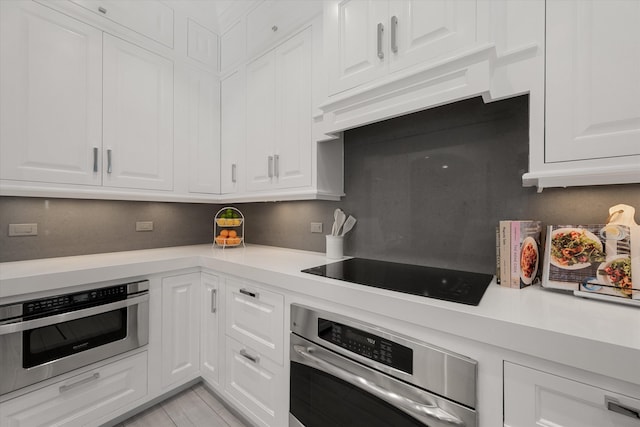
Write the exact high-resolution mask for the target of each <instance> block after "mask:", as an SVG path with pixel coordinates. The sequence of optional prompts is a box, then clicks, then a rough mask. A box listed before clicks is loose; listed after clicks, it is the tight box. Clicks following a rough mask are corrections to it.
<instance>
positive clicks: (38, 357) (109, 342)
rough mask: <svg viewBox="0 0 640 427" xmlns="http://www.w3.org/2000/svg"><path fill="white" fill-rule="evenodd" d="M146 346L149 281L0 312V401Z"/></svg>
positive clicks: (22, 304) (33, 302) (1, 308)
mask: <svg viewBox="0 0 640 427" xmlns="http://www.w3.org/2000/svg"><path fill="white" fill-rule="evenodd" d="M148 342H149V282H148V281H147V280H144V281H138V282H134V283H126V284H121V285H116V286H110V287H104V288H99V289H91V290H87V291H82V292H74V293H69V294H64V295H56V296H53V297H48V298H42V299H37V300H28V301H23V302H20V303H14V304H10V305H4V306H0V377H2V381H0V395H2V394H5V393H8V392H11V391H14V390H17V389H20V388H22V387H26V386H28V385H31V384H35V383H37V382H39V381H42V380H45V379H48V378H51V377H54V376H56V375H60V374H62V373H64V372H69V371H72V370H74V369H77V368H80V367H82V366H85V365H89V364H91V363H94V362H97V361H99V360H103V359H106V358H108V357H111V356H115V355H117V354H120V353H124V352H126V351H129V350H133V349H136V348H138V347H141V346H143V345H146V344H147V343H148Z"/></svg>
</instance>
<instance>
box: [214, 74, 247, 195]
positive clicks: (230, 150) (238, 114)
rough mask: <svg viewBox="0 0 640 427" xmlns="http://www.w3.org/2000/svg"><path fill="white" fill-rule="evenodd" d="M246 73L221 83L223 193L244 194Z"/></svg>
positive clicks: (221, 178) (221, 167)
mask: <svg viewBox="0 0 640 427" xmlns="http://www.w3.org/2000/svg"><path fill="white" fill-rule="evenodd" d="M244 94H245V79H244V69H239V70H236V71H235V72H234V73H232V74H230V75H229V76H227V77H226V78H225V79H224V80H222V81H221V82H220V104H221V105H222V108H221V111H220V135H221V136H220V143H221V147H220V192H221V193H223V194H229V193H237V192H238V191H240V188H241V187H240V185H241V184H240V178H241V177H242V176H243V175H242V168H243V166H244V165H243V164H242V163H241V159H242V158H243V153H244V151H243V149H244V141H245V131H246V126H245V97H244Z"/></svg>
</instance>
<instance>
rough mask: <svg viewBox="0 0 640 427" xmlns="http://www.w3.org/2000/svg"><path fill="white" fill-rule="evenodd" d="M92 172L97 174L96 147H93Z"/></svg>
mask: <svg viewBox="0 0 640 427" xmlns="http://www.w3.org/2000/svg"><path fill="white" fill-rule="evenodd" d="M93 171H94V172H98V147H93Z"/></svg>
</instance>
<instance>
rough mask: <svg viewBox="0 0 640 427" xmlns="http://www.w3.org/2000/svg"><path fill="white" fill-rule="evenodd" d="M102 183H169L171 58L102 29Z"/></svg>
mask: <svg viewBox="0 0 640 427" xmlns="http://www.w3.org/2000/svg"><path fill="white" fill-rule="evenodd" d="M103 85H104V92H103V93H104V130H103V149H104V155H103V168H104V170H105V176H104V185H107V186H112V187H125V188H141V189H154V190H170V189H171V188H172V187H173V63H172V62H171V61H170V60H168V59H166V58H163V57H161V56H159V55H156V54H154V53H152V52H149V51H147V50H145V49H142V48H140V47H138V46H135V45H133V44H131V43H128V42H125V41H124V40H121V39H119V38H116V37H112V36H110V35H108V34H104V81H103Z"/></svg>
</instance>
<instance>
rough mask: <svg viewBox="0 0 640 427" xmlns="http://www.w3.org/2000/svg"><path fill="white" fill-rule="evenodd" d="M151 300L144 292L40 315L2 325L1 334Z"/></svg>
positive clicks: (26, 329)
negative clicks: (57, 312)
mask: <svg viewBox="0 0 640 427" xmlns="http://www.w3.org/2000/svg"><path fill="white" fill-rule="evenodd" d="M145 301H149V293H144V294H140V295H136V296H134V297H130V298H128V299H126V300H121V301H115V302H111V303H109V304H102V305H97V306H95V307H89V308H84V309H82V310H76V311H68V312H66V313H61V314H55V315H53V316H46V317H40V318H38V319H32V320H24V321H22V322H13V323H7V324H4V325H0V336H2V335H7V334H13V333H15V332H22V331H28V330H29V329H35V328H41V327H43V326H49V325H55V324H56V323H62V322H68V321H69V320H76V319H80V318H82V317H89V316H93V315H96V314H101V313H106V312H108V311H114V310H119V309H121V308H125V307H129V306H132V305H136V304H140V303H142V302H145Z"/></svg>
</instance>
